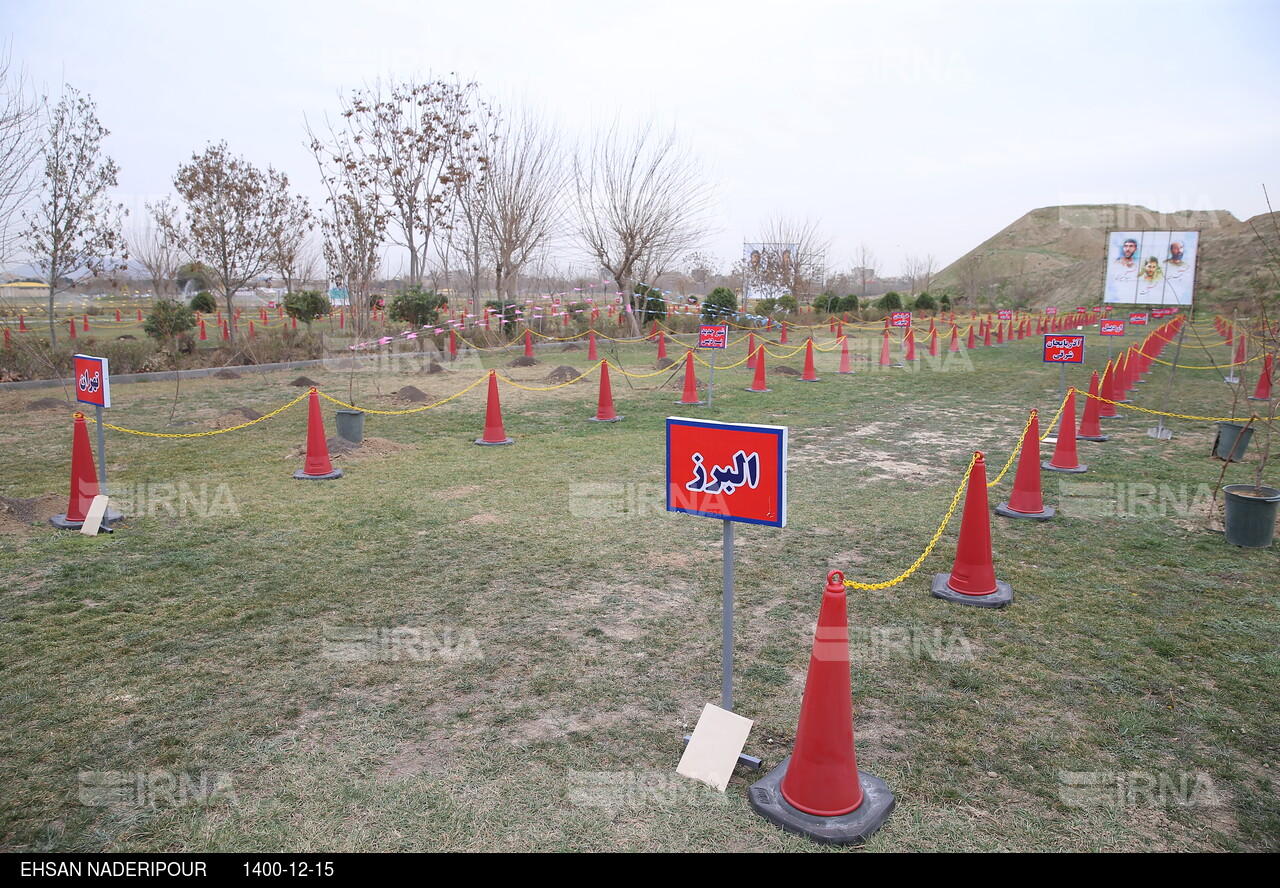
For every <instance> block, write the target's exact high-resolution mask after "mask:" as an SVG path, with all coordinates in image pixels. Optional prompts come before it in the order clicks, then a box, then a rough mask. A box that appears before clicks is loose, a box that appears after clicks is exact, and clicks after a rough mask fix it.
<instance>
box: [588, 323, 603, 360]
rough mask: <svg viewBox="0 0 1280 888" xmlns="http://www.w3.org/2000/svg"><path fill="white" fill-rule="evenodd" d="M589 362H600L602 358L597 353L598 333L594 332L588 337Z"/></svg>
mask: <svg viewBox="0 0 1280 888" xmlns="http://www.w3.org/2000/svg"><path fill="white" fill-rule="evenodd" d="M587 360H588V361H598V360H600V356H599V355H598V354H597V353H596V331H595V330H592V331H591V333H590V334H589V335H588V336H587Z"/></svg>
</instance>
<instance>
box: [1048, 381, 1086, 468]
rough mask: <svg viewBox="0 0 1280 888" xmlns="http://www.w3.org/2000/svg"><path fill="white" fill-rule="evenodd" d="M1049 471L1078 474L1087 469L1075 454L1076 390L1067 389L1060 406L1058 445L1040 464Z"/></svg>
mask: <svg viewBox="0 0 1280 888" xmlns="http://www.w3.org/2000/svg"><path fill="white" fill-rule="evenodd" d="M1042 468H1046V469H1048V470H1049V471H1051V472H1069V473H1072V474H1077V475H1078V474H1080V473H1081V472H1087V471H1089V467H1088V466H1082V465H1080V458H1079V457H1078V456H1076V390H1075V389H1073V388H1072V389H1067V403H1066V404H1065V405H1064V406H1063V408H1062V420H1061V421H1060V422H1059V423H1058V445H1057V446H1056V447H1054V448H1053V459H1051V460H1049V461H1048V462H1046V463H1044V464H1043V465H1042Z"/></svg>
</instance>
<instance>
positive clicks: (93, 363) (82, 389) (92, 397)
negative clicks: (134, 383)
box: [75, 355, 111, 407]
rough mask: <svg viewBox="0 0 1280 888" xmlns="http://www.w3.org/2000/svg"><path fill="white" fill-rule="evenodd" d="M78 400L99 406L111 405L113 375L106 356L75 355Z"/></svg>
mask: <svg viewBox="0 0 1280 888" xmlns="http://www.w3.org/2000/svg"><path fill="white" fill-rule="evenodd" d="M75 374H76V400H77V401H79V402H80V403H82V404H95V405H97V406H98V407H110V406H111V375H110V373H109V371H108V369H107V359H106V358H95V357H93V356H92V355H75Z"/></svg>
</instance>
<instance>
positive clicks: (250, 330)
mask: <svg viewBox="0 0 1280 888" xmlns="http://www.w3.org/2000/svg"><path fill="white" fill-rule="evenodd" d="M249 338H250V339H257V338H258V334H257V333H255V332H254V329H253V321H250V322H249Z"/></svg>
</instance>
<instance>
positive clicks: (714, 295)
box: [699, 287, 738, 324]
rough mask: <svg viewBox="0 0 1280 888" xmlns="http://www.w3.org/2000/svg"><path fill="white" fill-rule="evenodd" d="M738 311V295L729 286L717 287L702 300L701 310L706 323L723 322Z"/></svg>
mask: <svg viewBox="0 0 1280 888" xmlns="http://www.w3.org/2000/svg"><path fill="white" fill-rule="evenodd" d="M737 311H738V296H737V294H736V293H734V292H733V291H732V290H730V289H729V288H728V287H716V288H715V289H714V290H712V291H711V292H710V293H709V294H708V295H707V298H706V299H705V300H703V302H702V310H701V312H699V317H701V319H702V322H703V323H704V324H722V323H724V322H725V321H728V320H729V319H730V318H732V317H733V316H734V315H735V314H737Z"/></svg>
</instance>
